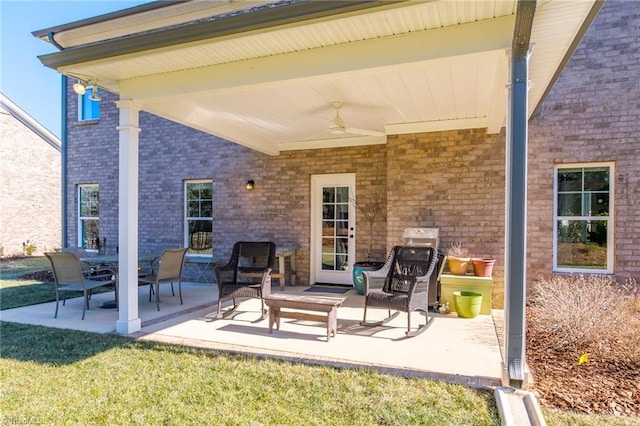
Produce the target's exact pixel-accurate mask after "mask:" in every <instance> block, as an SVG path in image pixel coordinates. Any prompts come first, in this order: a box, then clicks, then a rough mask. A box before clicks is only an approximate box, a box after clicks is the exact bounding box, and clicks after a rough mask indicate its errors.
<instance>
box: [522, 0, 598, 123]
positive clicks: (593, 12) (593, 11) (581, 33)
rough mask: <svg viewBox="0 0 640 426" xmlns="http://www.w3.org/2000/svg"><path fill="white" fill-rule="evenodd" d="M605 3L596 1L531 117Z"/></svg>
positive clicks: (536, 111)
mask: <svg viewBox="0 0 640 426" xmlns="http://www.w3.org/2000/svg"><path fill="white" fill-rule="evenodd" d="M604 2H605V0H595V2H594V4H593V6H592V7H591V10H590V11H589V13H588V14H587V17H586V18H585V20H584V22H583V23H582V26H581V27H580V29H579V30H578V33H577V34H576V36H575V37H574V39H573V42H572V43H571V45H570V46H569V48H568V49H567V52H566V53H565V55H564V57H563V58H562V61H560V64H559V65H558V67H557V68H556V71H555V73H554V74H553V76H552V77H551V80H550V81H549V84H548V85H547V88H546V89H545V91H544V92H543V93H542V96H540V100H539V101H538V104H537V105H536V106H535V107H534V109H533V112H532V113H531V115H530V116H531V117H533V116H534V115H535V114H537V113H538V110H539V109H540V107H541V106H542V104H543V103H544V100H545V98H546V97H547V95H548V94H549V92H550V91H551V89H552V88H553V86H554V85H555V84H556V80H558V78H559V77H560V74H562V71H563V70H564V69H565V67H566V66H567V64H568V63H569V60H570V59H571V57H572V56H573V54H574V53H575V51H576V49H577V48H578V46H579V45H580V43H581V42H582V39H583V38H584V36H585V34H586V33H587V30H588V29H589V27H590V26H591V24H592V23H593V21H594V20H595V19H596V16H598V13H600V9H602V6H604Z"/></svg>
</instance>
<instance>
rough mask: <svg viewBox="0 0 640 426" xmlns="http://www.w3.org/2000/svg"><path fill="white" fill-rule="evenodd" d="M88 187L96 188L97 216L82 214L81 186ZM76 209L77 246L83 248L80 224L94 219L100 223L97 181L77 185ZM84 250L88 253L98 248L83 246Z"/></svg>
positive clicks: (98, 186) (96, 250)
mask: <svg viewBox="0 0 640 426" xmlns="http://www.w3.org/2000/svg"><path fill="white" fill-rule="evenodd" d="M89 187H96V188H97V189H98V216H82V214H81V213H82V195H81V194H82V188H89ZM77 209H78V210H77V211H78V245H77V246H78V247H80V248H85V247H84V241H83V232H82V228H83V226H82V224H83V221H86V220H95V221H96V222H98V226H99V224H100V185H99V184H97V183H86V184H82V185H78V205H77ZM98 238H100V235H98ZM85 250H86V251H87V252H90V253H93V252H95V253H97V252H98V249H90V248H85Z"/></svg>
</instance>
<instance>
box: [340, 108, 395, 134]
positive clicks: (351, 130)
mask: <svg viewBox="0 0 640 426" xmlns="http://www.w3.org/2000/svg"><path fill="white" fill-rule="evenodd" d="M342 105H343V103H342V102H341V101H334V102H331V106H333V108H334V109H335V110H336V116H335V117H334V118H333V120H332V121H331V125H330V126H329V132H331V133H332V134H334V135H344V134H345V133H346V134H350V135H363V136H377V137H380V136H386V134H385V133H383V132H378V131H376V130H367V129H357V128H355V127H346V126H345V124H344V120H343V119H342V117H340V108H342Z"/></svg>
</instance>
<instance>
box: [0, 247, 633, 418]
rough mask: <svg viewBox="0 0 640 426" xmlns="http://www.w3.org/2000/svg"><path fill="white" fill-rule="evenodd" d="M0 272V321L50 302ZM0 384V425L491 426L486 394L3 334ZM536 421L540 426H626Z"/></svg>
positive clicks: (47, 332)
mask: <svg viewBox="0 0 640 426" xmlns="http://www.w3.org/2000/svg"><path fill="white" fill-rule="evenodd" d="M1 267H2V268H1V272H0V274H1V275H0V309H10V308H13V307H18V306H25V305H30V304H35V303H41V302H46V301H50V300H54V299H55V295H54V290H53V284H52V283H42V282H37V281H24V280H19V279H18V277H19V276H20V275H22V274H24V273H27V272H33V271H34V270H43V269H47V268H48V267H49V264H48V262H47V261H46V259H43V258H27V259H24V263H21V262H17V261H16V262H6V261H2V263H1ZM0 383H1V384H2V386H1V387H0V413H1V414H0V415H1V419H2V423H7V424H70V425H80V424H81V425H103V424H114V425H120V424H127V425H128V424H144V425H156V424H167V425H174V424H175V425H185V424H196V425H199V424H223V425H270V424H272V425H285V424H286V425H305V426H306V425H498V424H500V420H499V417H498V414H497V410H496V407H495V402H494V400H493V392H491V391H488V390H477V389H470V388H467V387H464V386H460V385H453V384H445V383H439V382H432V381H429V380H425V379H407V378H402V377H396V376H389V375H384V374H379V373H375V372H368V371H363V370H353V369H335V368H331V367H318V366H309V365H304V364H293V363H289V362H282V361H276V360H269V359H260V358H256V357H253V356H242V355H231V354H227V353H220V352H215V351H207V350H200V349H192V348H187V347H183V346H174V345H166V344H160V343H152V342H143V341H137V340H133V339H131V338H129V337H126V336H120V335H115V334H108V335H104V334H94V333H87V332H79V331H72V330H62V329H53V328H47V327H40V326H32V325H23V324H13V323H7V322H0ZM543 411H544V414H545V419H546V421H547V423H548V424H549V425H586V426H630V425H634V424H637V422H635V421H632V419H621V418H616V417H609V416H593V415H577V414H573V413H566V412H562V411H559V410H549V409H544V410H543ZM633 420H636V419H633Z"/></svg>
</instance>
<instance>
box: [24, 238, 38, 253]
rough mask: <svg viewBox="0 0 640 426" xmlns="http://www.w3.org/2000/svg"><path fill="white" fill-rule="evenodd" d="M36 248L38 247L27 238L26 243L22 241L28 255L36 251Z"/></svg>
mask: <svg viewBox="0 0 640 426" xmlns="http://www.w3.org/2000/svg"><path fill="white" fill-rule="evenodd" d="M36 249H37V247H36V246H35V245H34V244H32V243H31V242H29V240H27V242H26V243H22V251H23V253H24V254H25V255H27V256H31V255H32V254H33V253H34V252H35V251H36Z"/></svg>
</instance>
